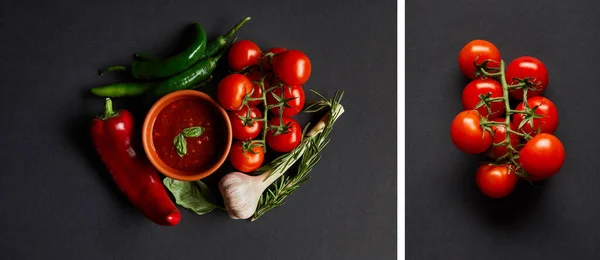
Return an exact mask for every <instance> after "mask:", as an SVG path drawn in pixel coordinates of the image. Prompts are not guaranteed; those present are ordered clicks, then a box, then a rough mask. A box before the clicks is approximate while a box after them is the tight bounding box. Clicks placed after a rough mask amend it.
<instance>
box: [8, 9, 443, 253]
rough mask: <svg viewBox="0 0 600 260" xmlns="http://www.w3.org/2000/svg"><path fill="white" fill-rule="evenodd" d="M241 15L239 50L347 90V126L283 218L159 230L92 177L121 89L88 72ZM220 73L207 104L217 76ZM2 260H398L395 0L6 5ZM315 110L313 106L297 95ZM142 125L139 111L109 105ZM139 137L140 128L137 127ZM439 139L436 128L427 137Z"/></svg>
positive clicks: (188, 222)
mask: <svg viewBox="0 0 600 260" xmlns="http://www.w3.org/2000/svg"><path fill="white" fill-rule="evenodd" d="M245 16H252V20H250V21H249V22H248V23H247V24H246V25H244V26H243V27H242V29H241V30H240V31H239V33H238V36H239V37H240V39H251V40H254V41H255V42H256V43H257V44H258V45H259V46H261V47H262V48H270V47H275V46H283V47H286V48H296V49H300V50H302V51H304V52H305V53H307V55H308V56H309V57H310V58H311V60H312V64H313V74H312V76H311V79H310V80H309V82H308V83H307V84H306V85H305V88H306V89H308V88H313V89H316V90H317V91H319V92H320V93H322V94H324V95H326V96H332V95H333V94H334V92H335V90H344V91H345V97H344V100H343V102H342V103H343V104H344V107H345V109H346V113H345V114H344V115H343V116H342V117H341V118H340V119H339V120H338V123H337V124H336V127H335V128H334V131H333V133H332V136H331V138H332V140H331V143H330V144H329V146H327V148H326V150H325V151H324V152H323V153H322V161H321V162H320V163H319V164H318V165H317V166H316V167H315V168H314V170H313V172H312V176H313V178H312V179H311V180H310V181H309V182H308V183H306V184H305V185H303V186H301V187H300V188H299V190H298V191H297V192H296V193H294V194H293V195H291V196H290V197H289V198H288V199H287V204H286V205H284V206H283V207H281V208H278V209H275V210H273V211H270V212H268V213H267V214H266V215H265V216H263V217H262V218H261V219H259V220H258V221H256V222H252V223H251V222H247V221H243V220H232V219H230V218H229V217H228V216H227V215H226V214H225V213H224V212H221V211H219V212H216V211H215V212H212V213H210V214H208V215H205V216H196V215H194V214H193V213H191V212H189V211H186V210H183V209H182V221H181V223H180V224H179V225H178V226H175V227H159V226H156V225H155V224H153V223H151V222H150V221H148V220H146V219H145V218H144V217H143V216H142V215H141V214H139V213H138V212H137V211H136V210H135V209H133V208H132V207H131V206H130V205H129V204H128V202H127V200H126V199H125V198H124V197H123V196H122V195H121V194H120V192H119V191H118V190H117V189H116V188H115V186H114V184H113V182H112V181H111V180H110V178H109V177H108V172H107V171H106V170H105V168H104V167H103V165H102V164H101V163H99V160H98V159H97V156H96V154H95V151H94V150H93V148H92V147H91V144H90V141H89V138H88V124H89V122H90V121H91V119H92V118H93V117H94V116H95V115H97V114H98V113H100V112H101V111H102V108H103V99H102V98H95V97H92V96H90V95H89V94H87V89H88V88H90V87H93V86H98V85H101V84H108V83H113V82H117V80H120V79H123V77H122V76H119V74H118V73H115V74H110V75H107V76H104V77H100V76H98V75H97V70H98V69H100V68H102V67H105V66H109V65H113V64H126V63H127V62H129V61H130V60H131V55H132V54H133V53H134V52H138V51H142V52H148V53H151V54H154V55H159V56H166V55H169V54H173V53H176V52H177V51H178V50H182V49H183V48H184V47H185V46H186V44H187V43H188V42H189V38H191V36H190V30H189V26H188V25H189V24H191V23H192V22H199V23H201V24H202V25H203V26H204V27H205V29H206V31H207V33H208V36H209V38H210V39H214V37H216V36H217V35H219V34H223V33H225V32H227V30H229V28H230V27H232V26H233V25H234V24H235V23H237V22H238V21H239V20H240V19H242V18H243V17H245ZM226 69H227V68H226V63H224V62H221V63H220V64H219V69H218V71H217V72H216V74H215V75H216V76H217V77H216V79H217V80H214V81H213V82H212V83H211V84H210V85H208V86H207V87H205V90H206V91H207V92H209V93H214V88H215V87H216V84H217V83H218V79H220V78H221V77H222V76H223V75H225V73H226ZM0 75H2V83H1V86H2V92H1V94H0V96H1V97H2V101H1V102H0V106H1V111H2V113H1V115H2V122H1V123H0V136H2V139H1V140H2V141H1V143H0V144H1V147H2V149H1V153H0V164H1V166H2V169H1V171H2V178H0V205H1V207H0V216H1V223H2V224H1V228H0V237H1V245H2V246H1V250H0V251H1V252H2V256H3V258H12V259H54V258H63V259H391V258H393V257H394V256H395V255H396V205H397V204H396V177H397V175H396V172H397V171H396V170H397V168H396V138H395V137H396V104H397V103H396V91H397V89H396V5H395V2H394V1H358V0H354V1H343V2H341V1H340V2H333V1H329V2H322V1H289V2H288V1H38V2H28V1H2V2H1V4H0ZM308 98H309V99H315V96H314V95H308ZM115 103H116V104H115V107H117V108H127V109H130V110H131V111H132V112H133V113H134V116H136V118H137V119H138V121H141V120H142V119H143V117H144V116H145V112H146V109H147V108H148V107H147V106H146V105H145V104H140V103H138V102H135V101H132V100H117V101H115ZM137 126H138V129H139V126H140V125H139V124H138V125H137ZM436 132H437V130H436Z"/></svg>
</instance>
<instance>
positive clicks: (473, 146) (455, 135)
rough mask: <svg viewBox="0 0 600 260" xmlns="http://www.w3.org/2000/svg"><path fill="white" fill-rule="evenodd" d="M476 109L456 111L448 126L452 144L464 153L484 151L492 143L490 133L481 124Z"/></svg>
mask: <svg viewBox="0 0 600 260" xmlns="http://www.w3.org/2000/svg"><path fill="white" fill-rule="evenodd" d="M480 123H481V120H480V115H479V112H477V110H466V111H462V112H460V113H458V115H456V117H454V120H453V121H452V126H451V127H450V138H451V139H452V142H453V143H454V145H455V146H456V147H457V148H458V149H459V150H461V151H462V152H464V153H468V154H478V153H483V152H485V151H486V150H487V149H488V148H489V147H490V146H491V145H492V135H491V134H490V132H489V131H486V130H484V129H483V128H482V127H481V125H480Z"/></svg>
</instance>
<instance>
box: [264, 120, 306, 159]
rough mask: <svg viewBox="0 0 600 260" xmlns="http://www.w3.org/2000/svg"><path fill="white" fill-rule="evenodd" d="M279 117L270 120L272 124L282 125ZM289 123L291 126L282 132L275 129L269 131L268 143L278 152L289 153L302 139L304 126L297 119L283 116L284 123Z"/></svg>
mask: <svg viewBox="0 0 600 260" xmlns="http://www.w3.org/2000/svg"><path fill="white" fill-rule="evenodd" d="M280 123H281V122H280V121H279V117H273V118H271V119H270V120H269V125H270V126H280ZM287 124H289V128H288V129H287V130H286V131H285V132H284V133H280V134H276V131H275V130H274V129H271V130H269V131H268V132H267V138H266V141H267V145H268V146H269V147H271V149H273V150H274V151H276V152H280V153H287V152H290V151H291V150H294V148H296V147H298V145H299V144H300V142H301V141H302V128H300V124H298V122H296V120H294V119H292V118H289V117H285V116H284V117H283V125H287Z"/></svg>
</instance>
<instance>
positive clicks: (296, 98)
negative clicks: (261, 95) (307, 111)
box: [267, 85, 305, 117]
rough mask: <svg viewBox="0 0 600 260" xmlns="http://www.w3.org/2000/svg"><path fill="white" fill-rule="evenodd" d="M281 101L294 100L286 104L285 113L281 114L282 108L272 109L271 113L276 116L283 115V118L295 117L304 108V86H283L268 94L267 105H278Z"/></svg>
mask: <svg viewBox="0 0 600 260" xmlns="http://www.w3.org/2000/svg"><path fill="white" fill-rule="evenodd" d="M275 96H277V98H279V99H288V98H293V99H292V100H290V101H288V102H286V104H287V106H289V107H287V106H284V107H283V113H281V109H280V107H274V108H271V109H270V111H271V112H273V113H274V114H276V115H279V114H282V115H283V116H287V117H290V116H294V115H296V114H298V113H300V111H302V109H303V108H304V99H305V96H304V89H303V88H302V86H298V85H292V86H282V87H279V88H276V89H274V90H273V91H271V92H270V93H267V105H277V103H278V101H277V98H276V97H275Z"/></svg>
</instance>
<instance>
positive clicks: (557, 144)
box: [519, 133, 565, 181]
mask: <svg viewBox="0 0 600 260" xmlns="http://www.w3.org/2000/svg"><path fill="white" fill-rule="evenodd" d="M564 161H565V148H564V146H563V144H562V142H561V141H560V140H559V139H558V138H556V136H554V135H551V134H545V133H543V134H538V135H536V136H534V137H533V138H532V139H531V140H529V141H528V142H527V143H526V144H525V146H524V147H523V149H522V150H521V153H520V154H519V163H520V164H521V167H522V168H523V170H524V171H525V172H526V173H527V174H529V176H530V179H531V180H532V181H539V180H544V179H547V178H549V177H551V176H553V175H554V174H556V173H558V171H560V168H561V167H562V165H563V163H564Z"/></svg>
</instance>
